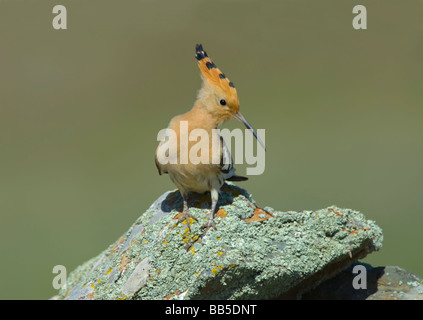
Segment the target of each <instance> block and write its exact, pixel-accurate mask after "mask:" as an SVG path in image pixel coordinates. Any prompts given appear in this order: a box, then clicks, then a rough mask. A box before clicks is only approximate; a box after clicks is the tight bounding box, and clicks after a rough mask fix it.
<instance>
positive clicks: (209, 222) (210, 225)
mask: <svg viewBox="0 0 423 320" xmlns="http://www.w3.org/2000/svg"><path fill="white" fill-rule="evenodd" d="M210 228H213V229H214V230H217V228H216V224H215V223H214V219H213V218H208V219H207V222H206V224H205V225H203V226H202V227H201V230H204V235H205V234H206V233H207V231H209V229H210Z"/></svg>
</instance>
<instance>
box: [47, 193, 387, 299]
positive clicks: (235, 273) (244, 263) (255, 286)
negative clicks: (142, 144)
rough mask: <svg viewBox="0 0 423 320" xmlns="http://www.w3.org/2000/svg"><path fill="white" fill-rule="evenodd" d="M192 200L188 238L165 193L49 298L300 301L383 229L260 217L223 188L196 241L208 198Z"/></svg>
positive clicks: (348, 219) (368, 247)
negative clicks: (211, 219) (211, 225)
mask: <svg viewBox="0 0 423 320" xmlns="http://www.w3.org/2000/svg"><path fill="white" fill-rule="evenodd" d="M190 199H191V200H190V203H189V207H190V212H191V214H193V215H194V217H196V218H197V219H198V222H196V221H194V220H192V221H191V232H189V229H188V227H187V224H186V223H185V224H184V223H179V224H178V225H176V221H177V219H178V218H179V217H180V211H181V210H182V198H181V196H180V193H179V192H178V191H169V192H166V193H165V194H163V195H162V196H161V197H159V198H158V199H157V200H156V201H155V202H154V203H153V204H152V205H151V207H150V208H149V209H148V210H147V211H146V212H145V213H143V214H142V215H141V216H140V217H139V218H138V219H137V220H136V221H135V223H134V224H133V225H132V226H131V227H130V228H129V230H128V232H126V233H125V234H124V235H122V237H121V238H120V239H118V240H117V241H116V242H115V243H113V244H112V245H110V246H109V248H107V249H106V250H105V251H104V252H102V253H100V254H99V255H98V256H97V257H95V258H93V259H91V260H89V261H87V262H86V263H84V264H82V265H81V266H79V267H78V268H76V270H74V271H73V272H72V273H71V274H70V275H69V277H68V279H67V289H62V290H61V291H60V292H59V294H58V296H57V297H55V298H58V299H276V298H279V299H285V298H298V297H300V296H301V294H302V293H304V292H306V291H309V290H310V289H311V288H314V287H316V286H317V285H319V284H320V283H322V282H323V281H325V280H326V279H329V278H331V277H333V276H334V275H336V274H338V273H339V272H341V271H342V270H344V269H345V268H348V267H349V266H350V265H351V263H353V262H354V261H356V260H357V259H359V258H362V257H364V256H366V255H367V254H369V253H370V252H372V251H375V250H378V249H380V248H381V245H382V238H383V237H382V231H381V229H380V228H379V227H378V226H377V225H376V224H375V223H374V222H373V221H369V220H366V219H365V217H364V216H363V214H361V213H360V212H357V211H354V210H351V209H341V208H337V207H334V206H332V207H329V208H326V209H321V210H317V211H312V210H308V211H301V212H294V211H288V212H282V211H276V210H273V209H272V208H269V207H265V208H264V209H262V208H259V207H258V206H257V205H256V203H255V202H254V200H253V199H252V198H251V196H250V195H249V194H248V193H247V192H246V191H245V190H243V189H241V188H239V187H237V186H235V185H225V186H224V187H223V188H222V192H221V195H220V199H219V203H218V206H219V210H218V212H217V213H216V218H215V222H216V226H217V230H214V229H210V230H209V231H207V233H206V234H203V233H202V231H201V228H200V227H201V226H202V225H203V224H204V223H205V222H206V218H207V213H208V211H209V208H210V195H209V194H203V195H200V194H193V195H192V196H191V197H190Z"/></svg>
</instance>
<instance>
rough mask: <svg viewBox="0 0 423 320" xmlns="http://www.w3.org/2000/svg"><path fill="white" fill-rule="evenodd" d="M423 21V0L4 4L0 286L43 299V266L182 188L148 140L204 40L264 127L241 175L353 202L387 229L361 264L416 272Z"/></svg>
mask: <svg viewBox="0 0 423 320" xmlns="http://www.w3.org/2000/svg"><path fill="white" fill-rule="evenodd" d="M56 4H61V5H65V6H66V8H67V11H68V30H54V29H53V28H52V19H53V17H54V15H53V13H52V8H53V6H54V5H56ZM357 4H362V5H365V6H366V7H367V11H368V29H367V30H354V29H353V28H352V19H353V17H354V15H353V13H352V8H353V7H354V6H355V5H357ZM422 31H423V2H422V1H407V2H400V1H387V0H372V1H359V2H358V1H335V0H334V1H312V0H309V1H304V0H299V1H213V2H211V1H209V2H206V1H198V0H195V1H194V0H192V1H128V0H125V1H113V2H112V1H104V0H102V1H100V0H96V1H82V0H72V1H69V0H61V1H45V0H43V1H41V0H38V1H15V0H13V1H12V0H8V1H7V0H6V1H5V0H3V1H0V39H1V46H0V259H1V263H0V274H1V277H0V298H1V299H47V298H50V297H51V296H53V295H54V294H55V293H56V290H54V289H53V287H52V279H53V277H54V275H53V274H52V269H53V266H55V265H58V264H61V265H64V266H66V267H67V269H68V272H70V271H72V270H73V269H74V268H75V267H76V266H78V265H79V264H81V263H82V262H84V261H86V260H88V259H89V258H91V257H93V256H95V255H97V254H98V253H100V252H101V251H102V250H104V249H105V248H106V247H107V246H108V245H109V244H111V243H112V242H114V241H115V240H116V239H117V238H118V237H120V236H121V235H122V234H123V233H124V232H125V231H126V230H127V228H128V227H129V226H130V225H131V224H132V223H133V222H134V221H135V219H136V218H137V217H138V216H139V214H140V213H142V212H144V210H145V209H146V208H148V207H149V205H150V204H151V203H152V202H153V201H154V200H155V199H156V198H157V197H158V196H159V195H161V194H162V193H164V192H165V191H167V190H169V189H174V185H173V184H172V183H171V182H170V180H169V178H168V177H167V176H159V175H158V173H157V171H156V168H155V165H154V152H155V148H156V146H157V140H156V137H157V133H158V131H159V130H160V129H162V128H165V127H166V126H167V124H168V121H169V120H170V118H171V117H172V116H173V115H176V114H180V113H183V112H185V111H187V110H188V109H189V108H191V106H192V105H193V102H194V100H195V97H196V92H197V90H198V89H199V88H200V85H201V81H200V77H199V70H198V68H197V66H196V60H195V58H194V54H195V53H194V48H195V44H196V43H202V44H203V45H204V48H205V50H207V52H208V54H209V56H210V57H211V58H212V59H213V61H214V62H215V63H216V64H217V65H218V66H219V68H220V69H221V70H222V71H223V72H225V73H226V74H227V75H228V77H229V79H230V80H231V81H233V82H234V83H235V85H236V87H237V90H238V94H239V96H240V101H241V111H242V113H243V114H244V116H245V117H246V118H247V119H248V120H249V121H250V122H251V123H252V124H253V126H254V127H255V128H261V129H263V128H264V129H266V145H267V150H268V151H267V153H266V170H265V172H264V174H263V175H261V176H251V177H250V180H249V181H248V182H245V183H242V185H241V183H240V185H241V186H243V187H245V188H246V189H247V190H248V191H249V192H250V193H252V194H253V197H254V199H255V200H256V201H257V202H258V203H259V204H260V205H262V206H264V205H268V206H271V207H273V208H275V209H278V210H302V209H320V208H323V207H327V206H329V205H332V204H336V205H338V206H341V207H349V208H354V209H357V210H360V211H362V212H363V213H364V214H365V215H366V216H367V218H369V219H371V220H375V221H376V222H377V223H378V224H379V225H380V226H381V227H382V228H383V230H384V244H383V248H382V250H381V251H380V252H376V253H373V254H371V255H370V256H369V257H368V258H366V259H365V260H364V261H366V262H368V263H371V264H373V265H375V266H379V265H399V266H401V267H404V268H406V269H408V270H410V271H412V272H414V273H416V274H418V275H420V276H423V257H422V255H421V247H422V233H421V229H422V225H423V214H422V208H423V194H422V181H423V169H422V162H423V146H422V140H423V139H422V138H423V126H422V120H423V106H422V101H423V90H422V88H423V77H422V76H423V59H422V57H423V32H422ZM224 126H225V127H229V128H235V127H240V128H242V126H241V125H240V124H238V123H237V122H235V121H230V122H228V123H227V124H225V125H224ZM238 172H239V173H240V174H243V173H245V166H238Z"/></svg>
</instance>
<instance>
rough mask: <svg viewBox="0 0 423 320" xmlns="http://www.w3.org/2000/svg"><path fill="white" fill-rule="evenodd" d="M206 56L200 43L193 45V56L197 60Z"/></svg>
mask: <svg viewBox="0 0 423 320" xmlns="http://www.w3.org/2000/svg"><path fill="white" fill-rule="evenodd" d="M206 57H208V55H207V52H205V51H204V49H203V46H202V45H201V44H197V45H196V46H195V58H197V60H202V59H204V58H206Z"/></svg>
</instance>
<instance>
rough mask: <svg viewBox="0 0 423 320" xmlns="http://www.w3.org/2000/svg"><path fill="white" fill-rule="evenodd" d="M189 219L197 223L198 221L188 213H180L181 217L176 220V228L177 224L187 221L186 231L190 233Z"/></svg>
mask: <svg viewBox="0 0 423 320" xmlns="http://www.w3.org/2000/svg"><path fill="white" fill-rule="evenodd" d="M190 219H192V220H195V221H197V222H198V220H197V219H196V218H195V217H194V216H193V215H192V214H191V213H189V212H182V216H181V217H180V218H179V219H178V221H176V224H175V226H177V225H178V224H179V223H181V222H184V221H185V220H186V221H187V225H188V230H189V232H191V223H190Z"/></svg>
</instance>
